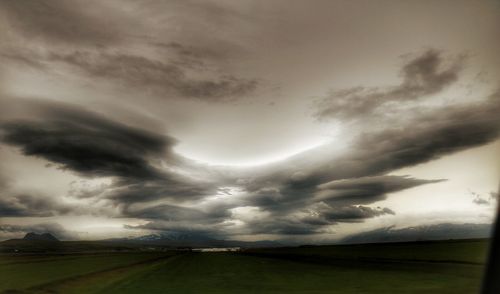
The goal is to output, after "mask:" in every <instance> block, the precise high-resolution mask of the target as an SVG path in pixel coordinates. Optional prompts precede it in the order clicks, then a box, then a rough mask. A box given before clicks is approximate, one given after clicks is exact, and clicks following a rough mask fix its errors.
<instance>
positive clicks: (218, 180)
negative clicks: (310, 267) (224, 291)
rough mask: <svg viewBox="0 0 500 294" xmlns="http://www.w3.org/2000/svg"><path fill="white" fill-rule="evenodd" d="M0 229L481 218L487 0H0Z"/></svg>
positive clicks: (259, 233)
mask: <svg viewBox="0 0 500 294" xmlns="http://www.w3.org/2000/svg"><path fill="white" fill-rule="evenodd" d="M0 31H1V34H0V60H1V67H0V162H1V165H0V239H7V238H12V237H19V236H21V235H22V234H24V233H25V232H28V231H43V230H50V231H52V232H54V233H56V235H58V236H60V237H61V238H66V239H71V238H73V239H96V238H108V237H124V236H138V235H143V234H149V233H161V232H172V231H174V232H189V233H192V234H205V235H208V236H211V237H214V238H225V239H239V240H262V239H272V240H299V241H317V242H320V241H325V240H326V241H328V240H335V239H338V238H341V237H343V236H347V235H349V234H354V233H358V232H362V231H367V230H374V229H378V228H383V227H388V226H394V227H395V228H405V227H409V226H422V225H430V224H441V223H456V224H461V223H473V224H486V223H491V222H492V220H493V217H494V211H495V206H496V198H497V195H498V194H497V191H498V184H499V179H500V165H499V162H500V115H499V113H500V55H499V54H498V52H500V39H499V38H498V36H499V35H500V2H498V1H493V0H485V1H476V0H470V1H456V0H450V1H445V0H442V1H321V0H318V1H279V0H273V1H229V0H228V1H224V0H221V1H184V0H183V1H180V0H179V1H175V0H172V1H159V0H156V1H127V0H122V1H97V0H96V1H93V0H92V1H87V0H86V1H62V0H61V1H59V0H52V1H49V0H47V1H43V0H42V1H8V0H0Z"/></svg>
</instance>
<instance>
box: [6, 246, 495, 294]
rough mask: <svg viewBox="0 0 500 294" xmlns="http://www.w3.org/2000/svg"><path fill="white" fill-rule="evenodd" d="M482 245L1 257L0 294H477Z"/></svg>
mask: <svg viewBox="0 0 500 294" xmlns="http://www.w3.org/2000/svg"><path fill="white" fill-rule="evenodd" d="M487 246H488V242H487V241H486V240H465V241H442V242H414V243H394V244H366V245H337V246H310V247H293V248H292V247H291V248H273V249H251V250H250V249H249V250H244V251H242V252H221V253H219V252H218V253H200V252H181V251H166V252H121V253H95V254H90V253H85V254H64V255H58V254H51V255H49V254H34V255H27V254H23V255H14V254H4V255H1V256H0V293H464V294H465V293H467V294H470V293H476V292H478V290H479V287H480V283H481V276H482V271H483V269H484V260H485V256H486V251H487Z"/></svg>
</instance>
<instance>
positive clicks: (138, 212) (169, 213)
mask: <svg viewBox="0 0 500 294" xmlns="http://www.w3.org/2000/svg"><path fill="white" fill-rule="evenodd" d="M123 214H124V215H126V216H127V217H137V218H141V219H161V220H165V221H192V222H201V223H203V224H207V223H216V222H220V221H222V220H224V218H227V217H229V216H230V215H231V214H230V213H229V212H228V211H227V210H224V209H214V210H208V211H202V210H200V209H195V208H188V207H181V206H175V205H167V204H161V205H155V206H151V207H146V208H141V209H134V208H133V207H127V208H126V209H124V211H123Z"/></svg>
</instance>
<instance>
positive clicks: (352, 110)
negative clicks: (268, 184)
mask: <svg viewBox="0 0 500 294" xmlns="http://www.w3.org/2000/svg"><path fill="white" fill-rule="evenodd" d="M443 63H444V58H443V57H442V54H441V53H440V52H439V51H436V50H428V51H426V52H425V53H424V54H422V55H421V56H418V57H416V58H415V59H413V60H411V61H409V62H408V63H407V64H405V65H404V66H403V67H402V69H401V74H400V75H401V78H402V82H401V84H400V85H398V86H395V87H389V88H386V89H383V88H382V89H381V88H365V87H355V88H351V89H345V90H340V91H335V92H332V93H331V94H330V95H329V96H328V97H326V98H323V99H322V100H321V101H319V103H318V104H317V105H316V106H317V111H316V113H315V116H316V117H317V118H318V119H320V120H325V119H339V120H343V121H345V120H352V119H358V118H365V117H366V116H371V115H375V114H377V113H379V112H383V114H386V113H387V112H388V111H390V110H391V107H392V106H394V105H397V104H401V103H407V102H415V101H417V100H418V99H421V98H424V97H427V96H429V95H432V94H435V93H438V92H440V91H442V90H443V89H445V88H446V87H448V86H450V85H451V84H453V83H454V82H456V81H457V80H458V77H459V73H460V71H461V69H462V63H463V57H458V58H456V59H455V60H453V61H452V62H451V64H450V65H447V66H445V67H444V68H443Z"/></svg>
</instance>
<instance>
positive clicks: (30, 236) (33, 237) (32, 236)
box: [23, 233, 59, 242]
mask: <svg viewBox="0 0 500 294" xmlns="http://www.w3.org/2000/svg"><path fill="white" fill-rule="evenodd" d="M23 240H27V241H53V242H58V241H59V240H58V239H57V238H56V237H54V236H53V235H52V234H50V233H43V234H37V233H27V234H26V236H24V238H23Z"/></svg>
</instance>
